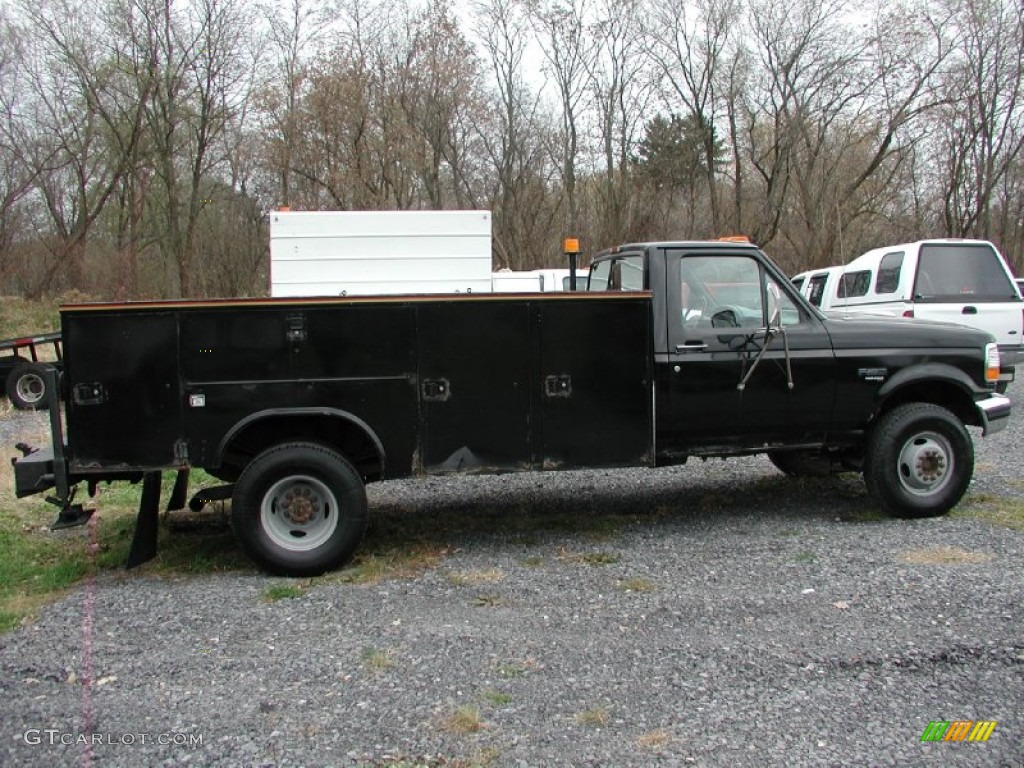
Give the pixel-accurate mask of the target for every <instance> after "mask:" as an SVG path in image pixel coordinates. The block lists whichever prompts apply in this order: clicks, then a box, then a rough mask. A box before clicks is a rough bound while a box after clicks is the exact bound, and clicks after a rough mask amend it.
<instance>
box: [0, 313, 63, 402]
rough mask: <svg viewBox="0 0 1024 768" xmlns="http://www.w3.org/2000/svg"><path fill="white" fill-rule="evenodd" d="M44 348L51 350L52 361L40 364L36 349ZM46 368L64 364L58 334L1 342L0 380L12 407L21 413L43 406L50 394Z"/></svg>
mask: <svg viewBox="0 0 1024 768" xmlns="http://www.w3.org/2000/svg"><path fill="white" fill-rule="evenodd" d="M46 346H50V347H52V357H53V359H52V360H49V361H43V360H42V359H41V355H40V349H39V348H40V347H46ZM47 365H51V366H54V367H56V368H58V369H59V368H60V367H61V366H62V365H63V361H62V359H61V335H60V333H59V332H57V333H43V334H38V335H35V336H21V337H19V338H16V339H4V340H2V341H0V379H2V380H3V382H4V385H5V391H6V392H7V398H8V399H9V400H10V401H11V405H13V406H14V407H15V408H19V409H21V410H38V409H40V408H45V407H46V405H47V403H48V401H49V400H50V399H51V398H50V395H51V393H52V392H53V390H51V389H50V388H48V387H47V383H46V378H45V376H44V370H45V367H46V366H47ZM53 399H56V398H53Z"/></svg>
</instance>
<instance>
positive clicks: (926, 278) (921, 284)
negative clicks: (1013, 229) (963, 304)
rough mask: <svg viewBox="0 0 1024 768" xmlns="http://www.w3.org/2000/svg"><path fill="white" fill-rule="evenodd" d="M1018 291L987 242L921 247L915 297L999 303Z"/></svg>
mask: <svg viewBox="0 0 1024 768" xmlns="http://www.w3.org/2000/svg"><path fill="white" fill-rule="evenodd" d="M1017 295H1018V294H1017V291H1016V290H1015V289H1014V286H1013V283H1012V282H1011V280H1010V278H1009V276H1008V275H1007V274H1006V270H1005V269H1004V268H1003V262H1002V261H1001V260H1000V258H999V254H998V253H997V252H996V250H995V249H994V248H993V247H992V246H991V245H988V244H987V243H932V244H927V243H926V244H924V245H922V246H921V252H920V255H919V256H918V262H917V275H916V277H915V280H914V300H915V301H921V302H955V301H964V300H970V301H973V302H984V301H991V302H998V301H1008V300H1012V299H1015V298H1017Z"/></svg>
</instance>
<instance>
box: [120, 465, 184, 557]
mask: <svg viewBox="0 0 1024 768" xmlns="http://www.w3.org/2000/svg"><path fill="white" fill-rule="evenodd" d="M175 485H177V482H175ZM159 522H160V473H159V472H147V473H146V474H145V476H144V477H143V478H142V498H141V499H140V500H139V517H138V520H137V521H136V523H135V536H134V537H133V538H132V548H131V551H129V552H128V562H127V563H125V567H126V568H134V567H136V566H138V565H142V564H143V563H146V562H149V561H150V560H152V559H153V558H154V557H156V538H157V529H158V525H159Z"/></svg>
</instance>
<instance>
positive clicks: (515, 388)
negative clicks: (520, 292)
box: [416, 296, 532, 474]
mask: <svg viewBox="0 0 1024 768" xmlns="http://www.w3.org/2000/svg"><path fill="white" fill-rule="evenodd" d="M416 311H417V321H416V322H417V335H418V341H419V352H420V357H419V366H420V368H419V390H420V392H419V394H420V417H421V419H422V431H421V436H420V439H421V443H420V446H421V449H420V452H421V455H420V465H421V466H420V470H421V471H423V472H426V473H427V474H445V473H454V472H481V473H487V472H500V471H510V470H524V469H529V468H531V456H530V418H529V417H530V387H529V382H530V373H531V357H532V341H531V336H532V333H531V330H530V325H529V304H528V302H527V301H526V300H525V299H522V298H507V299H499V298H492V297H486V298H484V297H480V298H477V297H475V296H474V297H472V298H470V297H463V298H461V299H455V300H452V301H429V302H423V303H421V304H419V305H417V308H416Z"/></svg>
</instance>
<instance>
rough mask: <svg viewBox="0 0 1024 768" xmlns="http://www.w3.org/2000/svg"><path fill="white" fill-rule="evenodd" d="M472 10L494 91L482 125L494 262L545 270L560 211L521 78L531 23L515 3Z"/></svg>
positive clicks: (534, 109) (537, 117) (536, 116)
mask: <svg viewBox="0 0 1024 768" xmlns="http://www.w3.org/2000/svg"><path fill="white" fill-rule="evenodd" d="M474 12H475V18H476V22H475V23H476V32H477V37H478V38H479V39H480V40H481V41H482V47H483V49H484V55H485V56H486V58H487V60H488V63H489V65H490V68H491V73H492V75H493V82H494V88H495V94H494V102H495V108H494V110H493V113H494V114H493V117H492V118H491V119H490V120H489V121H481V123H480V124H479V126H478V128H479V130H480V139H481V142H482V145H483V147H484V149H485V151H486V153H487V156H488V159H489V162H490V165H491V167H492V168H493V176H494V182H493V185H492V187H491V189H490V190H489V192H488V194H487V198H488V200H489V204H490V206H491V209H492V211H493V214H494V219H493V242H494V251H495V253H494V259H495V264H496V265H497V266H499V267H507V268H510V269H524V268H528V267H532V266H543V265H544V263H545V262H546V261H547V260H549V259H551V258H554V257H555V254H557V247H558V246H557V245H554V247H552V245H553V244H552V243H551V239H552V238H551V232H552V231H553V230H554V229H555V227H556V224H555V221H556V219H555V216H556V208H555V207H554V206H553V205H552V203H551V200H550V195H549V191H548V190H549V187H550V186H551V180H552V179H551V177H552V175H553V173H554V171H553V169H552V167H551V166H550V164H549V163H548V162H547V161H546V157H547V156H546V153H545V151H544V139H545V136H546V133H547V131H546V128H545V126H544V125H543V123H542V121H541V110H540V106H539V101H538V97H537V94H536V93H535V92H534V91H533V90H532V88H531V86H530V85H529V83H528V82H527V80H526V77H525V74H524V64H523V60H524V56H525V55H526V49H527V35H528V31H529V27H528V22H527V20H526V18H525V17H524V16H523V14H522V13H521V9H520V7H519V4H518V3H517V2H516V0H481V2H478V3H477V4H476V5H475V6H474Z"/></svg>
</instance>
